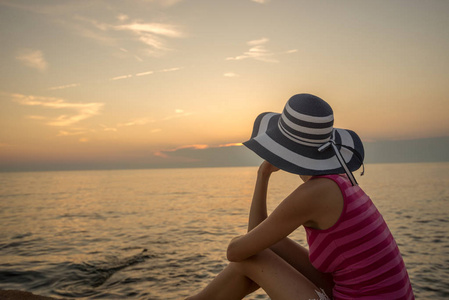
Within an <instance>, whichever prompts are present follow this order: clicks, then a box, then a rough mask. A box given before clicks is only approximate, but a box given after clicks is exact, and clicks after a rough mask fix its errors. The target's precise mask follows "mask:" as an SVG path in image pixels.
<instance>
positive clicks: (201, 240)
mask: <svg viewBox="0 0 449 300" xmlns="http://www.w3.org/2000/svg"><path fill="white" fill-rule="evenodd" d="M256 172H257V167H232V168H195V169H148V170H108V171H104V170H103V171H54V172H23V173H21V172H17V173H14V172H12V173H0V289H3V290H9V289H14V290H22V291H29V292H32V293H34V294H38V295H43V296H51V297H56V298H65V299H164V300H170V299H184V298H185V297H186V296H189V295H192V294H194V293H195V292H198V291H199V290H201V289H202V288H203V287H204V286H205V285H207V283H209V282H210V281H211V280H212V279H213V278H214V277H215V276H216V275H217V274H218V273H219V272H220V271H221V270H222V269H223V268H224V267H225V266H226V265H227V260H226V247H227V245H228V243H229V241H230V240H231V239H232V238H233V237H235V236H237V235H241V234H244V233H245V230H246V226H247V218H248V211H249V207H250V203H251V196H252V192H253V189H254V183H255V178H256ZM356 178H357V180H358V182H359V184H360V186H361V187H362V188H363V189H364V190H365V191H366V192H367V194H368V195H370V196H371V198H372V199H373V201H374V203H375V204H376V206H377V207H378V209H379V210H380V211H381V213H382V214H383V216H384V218H385V219H386V221H387V224H388V226H389V227H390V230H391V231H392V233H393V235H394V237H395V239H396V241H397V243H398V245H399V248H400V251H401V253H402V255H403V258H404V261H405V264H406V266H407V270H408V273H409V276H410V279H411V281H412V286H413V290H414V293H415V296H416V298H417V299H449V163H447V162H446V163H414V164H368V165H366V166H365V175H364V176H360V175H359V174H357V175H356ZM300 183H301V180H300V179H299V177H298V176H296V175H293V174H288V173H285V172H277V173H275V174H273V176H272V178H271V181H270V186H269V193H268V209H269V211H272V210H273V209H274V208H275V207H276V205H278V204H279V202H280V201H282V199H284V198H285V197H286V196H287V195H288V194H289V193H290V192H291V191H292V190H293V189H294V188H296V187H297V186H298V185H299V184H300ZM290 237H291V238H293V239H294V240H296V241H297V242H298V243H300V244H302V245H304V246H306V240H305V233H304V229H303V228H299V229H298V230H296V231H295V232H294V233H292V235H291V236H290ZM245 299H269V298H268V296H266V295H265V293H264V292H263V290H259V291H257V292H256V293H254V294H252V295H249V296H247V297H246V298H245Z"/></svg>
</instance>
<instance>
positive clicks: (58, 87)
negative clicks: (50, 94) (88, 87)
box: [48, 83, 80, 91]
mask: <svg viewBox="0 0 449 300" xmlns="http://www.w3.org/2000/svg"><path fill="white" fill-rule="evenodd" d="M77 86H80V84H79V83H72V84H66V85H61V86H54V87H51V88H48V89H49V90H50V91H54V90H63V89H68V88H71V87H77Z"/></svg>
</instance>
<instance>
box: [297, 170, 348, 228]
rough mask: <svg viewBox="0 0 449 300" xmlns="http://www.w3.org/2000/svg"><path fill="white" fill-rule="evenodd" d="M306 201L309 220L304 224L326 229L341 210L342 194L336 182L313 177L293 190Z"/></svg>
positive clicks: (332, 223) (334, 220)
mask: <svg viewBox="0 0 449 300" xmlns="http://www.w3.org/2000/svg"><path fill="white" fill-rule="evenodd" d="M294 194H296V195H297V196H298V197H299V198H300V199H303V201H306V202H307V206H308V207H309V215H310V220H309V221H308V222H307V223H306V224H304V225H305V226H308V227H312V228H316V229H327V228H330V227H332V225H334V224H335V223H336V222H337V221H338V219H339V217H340V215H341V212H342V211H343V206H344V201H343V195H342V193H341V191H340V188H339V186H338V184H337V183H336V182H335V181H333V180H332V179H329V178H314V179H311V180H308V181H307V182H305V183H304V184H302V185H301V186H300V187H298V189H297V190H296V191H295V192H294Z"/></svg>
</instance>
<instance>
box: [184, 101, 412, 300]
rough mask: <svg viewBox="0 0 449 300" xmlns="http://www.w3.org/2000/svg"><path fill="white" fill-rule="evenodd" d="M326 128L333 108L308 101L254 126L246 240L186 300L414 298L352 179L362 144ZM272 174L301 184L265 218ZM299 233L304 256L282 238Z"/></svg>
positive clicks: (393, 249) (394, 250)
mask: <svg viewBox="0 0 449 300" xmlns="http://www.w3.org/2000/svg"><path fill="white" fill-rule="evenodd" d="M333 121H334V119H333V112H332V109H331V107H330V106H329V105H328V104H327V103H326V102H325V101H323V100H322V99H320V98H318V97H316V96H313V95H309V94H299V95H295V96H293V97H291V98H290V100H289V101H288V102H287V104H286V106H285V108H284V111H283V113H282V114H276V113H263V114H261V115H259V116H258V117H257V119H256V121H255V123H254V129H253V133H252V136H251V139H250V140H249V141H247V142H245V143H244V145H245V146H247V147H248V148H249V149H251V150H253V151H254V152H255V153H257V154H258V155H259V156H261V157H262V158H263V159H265V161H264V162H263V163H262V164H261V166H260V167H259V170H258V173H257V181H256V187H255V191H254V195H253V199H252V204H251V209H250V215H249V225H248V233H246V234H245V235H242V236H239V237H236V238H234V239H232V240H231V242H230V244H229V246H228V249H227V257H228V260H229V261H230V264H229V265H228V266H227V267H226V268H225V269H224V270H223V271H222V272H221V273H220V274H219V275H218V276H217V277H216V278H215V279H214V280H213V281H212V282H211V283H210V284H209V285H208V286H206V288H205V289H204V290H202V291H201V292H200V293H199V294H197V295H195V296H193V297H190V298H189V299H227V300H229V299H242V298H243V297H245V295H247V294H249V293H252V292H253V291H255V290H257V289H258V288H259V287H261V288H262V289H264V290H265V292H266V293H267V294H268V295H269V296H270V298H271V299H295V300H297V299H414V296H413V291H412V288H411V284H410V280H409V277H408V274H407V271H406V269H405V265H404V262H403V260H402V257H401V255H400V253H399V250H398V247H397V245H396V242H395V241H394V239H393V237H392V235H391V233H390V231H389V229H388V227H387V225H386V224H385V221H384V220H383V218H382V216H381V215H380V213H379V212H378V210H377V209H376V207H375V206H374V204H373V203H372V202H371V200H370V198H369V197H368V196H367V195H366V194H365V193H364V192H363V190H362V189H361V188H360V187H359V186H358V185H357V181H356V180H355V178H354V176H353V175H352V171H355V170H357V169H359V168H360V166H362V165H363V158H364V150H363V144H362V142H361V140H360V138H359V137H358V136H357V134H356V133H354V132H353V131H350V130H344V129H336V128H333ZM279 169H281V170H284V171H288V172H291V173H294V174H299V175H300V177H301V179H302V180H303V181H304V183H303V184H301V185H300V186H299V187H298V188H297V189H295V190H294V191H293V192H292V193H291V194H290V195H289V196H288V197H287V198H286V199H284V200H283V201H282V202H281V203H280V204H279V206H278V207H277V208H276V209H275V210H274V211H273V212H272V213H271V214H270V216H267V206H266V198H267V188H268V182H269V178H270V176H271V174H272V173H273V172H276V171H278V170H279ZM300 226H304V228H305V230H306V233H307V242H308V244H309V251H308V250H306V249H305V248H303V247H302V246H300V245H299V244H297V243H295V242H294V241H292V240H290V239H289V238H288V237H287V236H288V235H289V234H290V233H291V232H293V231H294V230H295V229H297V228H298V227H300Z"/></svg>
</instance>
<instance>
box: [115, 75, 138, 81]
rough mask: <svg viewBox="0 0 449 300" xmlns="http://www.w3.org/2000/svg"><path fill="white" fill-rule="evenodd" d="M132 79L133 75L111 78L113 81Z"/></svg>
mask: <svg viewBox="0 0 449 300" xmlns="http://www.w3.org/2000/svg"><path fill="white" fill-rule="evenodd" d="M131 77H133V75H131V74H128V75H122V76H116V77H113V78H111V80H120V79H126V78H131Z"/></svg>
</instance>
